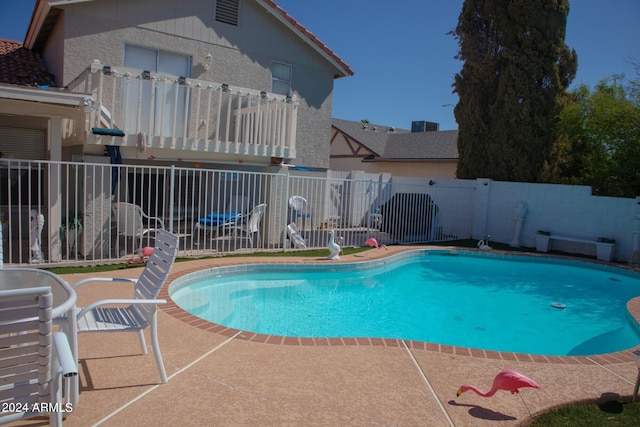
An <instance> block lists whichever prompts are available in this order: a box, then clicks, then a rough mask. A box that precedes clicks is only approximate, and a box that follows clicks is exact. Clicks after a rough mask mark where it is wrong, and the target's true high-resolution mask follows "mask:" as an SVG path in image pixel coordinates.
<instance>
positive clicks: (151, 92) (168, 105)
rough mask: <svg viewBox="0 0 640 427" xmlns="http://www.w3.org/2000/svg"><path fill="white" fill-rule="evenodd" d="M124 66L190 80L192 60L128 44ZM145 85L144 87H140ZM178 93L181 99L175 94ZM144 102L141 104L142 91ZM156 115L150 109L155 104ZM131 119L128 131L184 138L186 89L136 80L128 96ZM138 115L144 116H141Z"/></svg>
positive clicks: (127, 108)
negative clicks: (173, 129)
mask: <svg viewBox="0 0 640 427" xmlns="http://www.w3.org/2000/svg"><path fill="white" fill-rule="evenodd" d="M124 66H125V67H127V68H134V69H136V70H141V71H151V72H153V73H162V74H164V75H169V76H176V78H177V77H178V76H184V77H190V70H191V58H190V57H188V56H184V55H179V54H176V53H172V52H165V51H161V50H158V49H151V48H147V47H141V46H132V45H126V46H125V51H124ZM139 85H141V88H140V87H139ZM176 90H178V96H177V97H176V96H175V93H174V91H176ZM139 91H140V92H141V99H140V102H138V92H139ZM152 99H153V104H154V108H153V110H154V111H155V114H151V109H150V108H149V105H150V103H151V102H152ZM124 102H126V111H127V117H126V119H125V120H126V122H125V129H136V128H137V123H138V119H139V123H140V128H141V129H143V130H145V131H147V132H148V133H149V134H154V135H162V136H170V135H172V134H173V135H176V134H177V135H180V134H182V130H183V129H184V126H185V117H186V111H185V109H186V108H187V107H186V89H185V88H183V87H177V88H176V86H175V85H171V84H166V83H163V82H160V81H153V80H132V81H131V83H130V88H129V90H128V92H127V94H126V96H125V99H124ZM123 108H125V106H123ZM174 110H175V111H176V114H175V117H176V123H175V132H172V127H173V125H174V123H173V117H174ZM138 115H139V116H140V117H138Z"/></svg>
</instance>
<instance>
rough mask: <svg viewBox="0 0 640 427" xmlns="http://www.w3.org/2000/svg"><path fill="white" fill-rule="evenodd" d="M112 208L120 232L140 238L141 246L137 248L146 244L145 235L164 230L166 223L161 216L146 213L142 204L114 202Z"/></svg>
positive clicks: (120, 233)
mask: <svg viewBox="0 0 640 427" xmlns="http://www.w3.org/2000/svg"><path fill="white" fill-rule="evenodd" d="M112 210H113V216H114V218H115V219H116V230H117V231H118V234H119V235H121V236H124V237H126V238H128V237H131V238H133V239H134V240H137V239H139V240H140V244H139V247H138V248H135V249H140V248H142V247H143V246H144V244H143V242H144V236H145V235H147V234H149V233H151V232H156V231H158V230H164V223H163V222H162V220H161V219H160V218H158V217H152V216H149V215H147V214H145V213H144V212H143V211H142V208H141V207H140V206H138V205H135V204H133V203H127V202H117V203H114V204H113V206H112Z"/></svg>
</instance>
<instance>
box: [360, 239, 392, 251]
mask: <svg viewBox="0 0 640 427" xmlns="http://www.w3.org/2000/svg"><path fill="white" fill-rule="evenodd" d="M364 244H365V245H369V247H370V248H384V250H385V251H386V250H387V247H386V246H385V245H382V246H378V240H376V238H375V237H369V238H368V239H367V240H365V241H364Z"/></svg>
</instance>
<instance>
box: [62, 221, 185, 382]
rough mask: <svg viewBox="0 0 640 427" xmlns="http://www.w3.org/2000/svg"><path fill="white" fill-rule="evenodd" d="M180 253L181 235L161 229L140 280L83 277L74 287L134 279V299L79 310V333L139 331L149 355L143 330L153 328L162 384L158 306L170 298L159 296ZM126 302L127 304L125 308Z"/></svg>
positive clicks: (164, 379)
mask: <svg viewBox="0 0 640 427" xmlns="http://www.w3.org/2000/svg"><path fill="white" fill-rule="evenodd" d="M177 253H178V236H176V235H174V234H171V233H169V232H168V231H166V230H158V232H157V235H156V244H155V247H154V248H153V253H152V254H151V256H150V257H149V260H148V261H147V265H146V267H145V268H144V270H143V271H142V274H141V275H140V277H139V278H138V279H126V278H115V277H114V278H104V277H94V278H89V279H85V280H81V281H79V282H78V283H76V284H75V285H74V286H73V288H74V289H77V288H78V287H80V286H81V285H84V284H86V283H89V282H131V283H133V284H134V293H133V298H131V299H107V300H101V301H96V302H94V303H92V304H90V305H88V306H86V307H84V308H81V309H77V311H76V319H77V321H78V333H80V332H137V333H138V338H139V340H140V347H141V348H142V354H147V344H146V342H145V338H144V332H143V331H144V329H146V328H147V327H149V328H150V334H151V344H152V346H153V353H154V356H155V359H156V364H157V365H158V372H159V373H160V378H161V379H162V383H166V382H167V373H166V371H165V369H164V364H163V363H162V355H161V353H160V346H159V344H158V324H157V306H158V304H164V303H166V302H167V301H166V300H162V299H157V297H158V294H159V293H160V290H161V289H162V286H164V284H165V282H166V281H167V278H168V277H169V272H170V271H171V267H172V266H173V263H174V261H175V259H176V255H177ZM123 304H128V306H126V307H122V305H123Z"/></svg>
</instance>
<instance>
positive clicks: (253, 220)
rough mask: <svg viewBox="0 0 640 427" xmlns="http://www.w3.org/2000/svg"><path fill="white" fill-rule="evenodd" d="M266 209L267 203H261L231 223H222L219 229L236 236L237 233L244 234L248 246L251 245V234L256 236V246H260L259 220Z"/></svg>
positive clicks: (222, 232)
mask: <svg viewBox="0 0 640 427" xmlns="http://www.w3.org/2000/svg"><path fill="white" fill-rule="evenodd" d="M266 210H267V204H266V203H262V204H260V205H258V206H256V207H254V208H253V209H252V210H251V212H249V213H248V214H247V215H243V216H242V217H240V218H239V219H238V220H237V221H235V222H234V223H233V224H227V225H223V226H222V229H221V234H223V235H224V234H227V233H229V234H233V236H238V234H244V235H245V237H246V239H247V240H248V241H249V245H250V247H253V236H254V235H255V236H256V240H257V242H258V247H259V246H260V222H261V221H262V217H263V216H264V213H265V211H266Z"/></svg>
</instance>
